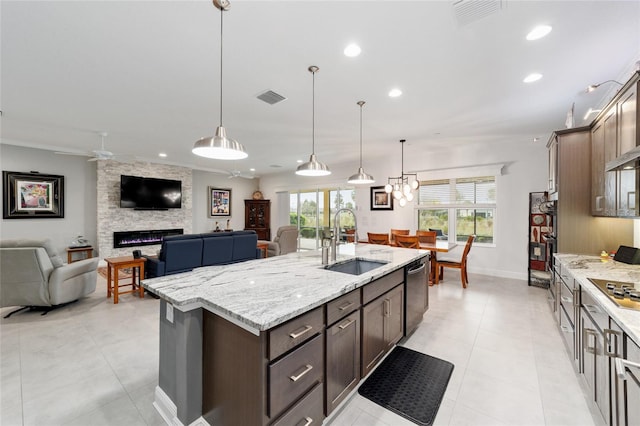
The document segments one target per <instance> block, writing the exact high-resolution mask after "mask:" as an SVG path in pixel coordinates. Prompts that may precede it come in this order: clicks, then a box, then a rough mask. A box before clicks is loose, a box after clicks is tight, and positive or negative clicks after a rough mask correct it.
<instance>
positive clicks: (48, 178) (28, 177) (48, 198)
mask: <svg viewBox="0 0 640 426" xmlns="http://www.w3.org/2000/svg"><path fill="white" fill-rule="evenodd" d="M2 192H3V194H4V197H3V200H2V217H3V218H4V219H47V218H63V217H64V176H58V175H46V174H42V173H34V172H31V173H21V172H9V171H4V170H3V171H2Z"/></svg>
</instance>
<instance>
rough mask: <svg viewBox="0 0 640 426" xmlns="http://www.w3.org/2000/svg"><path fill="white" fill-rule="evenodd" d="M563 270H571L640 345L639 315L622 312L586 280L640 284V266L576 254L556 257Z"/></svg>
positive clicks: (586, 289) (629, 310) (638, 312)
mask: <svg viewBox="0 0 640 426" xmlns="http://www.w3.org/2000/svg"><path fill="white" fill-rule="evenodd" d="M554 256H555V258H556V259H558V260H559V261H560V262H561V263H562V268H566V269H568V270H569V272H570V273H571V275H572V276H573V278H575V279H576V280H578V282H579V283H580V285H581V286H582V288H583V289H584V290H585V291H588V292H589V294H590V295H591V296H593V298H594V299H596V300H597V301H598V302H599V303H600V305H601V306H602V308H603V309H604V310H605V311H606V312H607V313H608V314H609V316H610V317H611V318H613V319H614V320H615V321H616V323H618V325H619V326H620V328H622V330H624V332H625V333H627V334H628V335H629V337H631V338H632V339H633V340H634V341H635V342H636V343H638V344H640V311H635V310H632V309H626V308H620V307H618V306H617V305H616V304H615V303H613V302H612V301H611V299H610V298H609V296H607V295H605V294H604V293H603V292H602V291H601V290H600V289H599V288H598V287H596V286H595V285H594V284H593V283H591V282H590V281H589V280H588V279H587V278H600V279H607V280H612V281H624V282H632V283H634V284H636V285H638V283H640V266H638V265H628V264H626V263H622V262H616V261H615V260H613V259H609V260H601V258H600V257H599V256H587V255H576V254H555V255H554Z"/></svg>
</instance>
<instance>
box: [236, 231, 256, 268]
mask: <svg viewBox="0 0 640 426" xmlns="http://www.w3.org/2000/svg"><path fill="white" fill-rule="evenodd" d="M257 247H258V234H256V233H255V231H236V232H233V254H232V259H233V262H242V261H244V260H250V259H255V258H256V249H257Z"/></svg>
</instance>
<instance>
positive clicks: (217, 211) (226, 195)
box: [209, 186, 231, 217]
mask: <svg viewBox="0 0 640 426" xmlns="http://www.w3.org/2000/svg"><path fill="white" fill-rule="evenodd" d="M214 216H231V190H230V189H219V188H213V187H211V186H210V187H209V217H214Z"/></svg>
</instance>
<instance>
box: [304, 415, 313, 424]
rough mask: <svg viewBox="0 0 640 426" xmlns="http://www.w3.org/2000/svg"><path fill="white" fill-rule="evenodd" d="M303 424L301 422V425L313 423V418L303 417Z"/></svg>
mask: <svg viewBox="0 0 640 426" xmlns="http://www.w3.org/2000/svg"><path fill="white" fill-rule="evenodd" d="M304 420H305V424H303V425H302V426H309V425H310V424H311V423H313V419H312V418H311V417H305V418H304Z"/></svg>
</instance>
